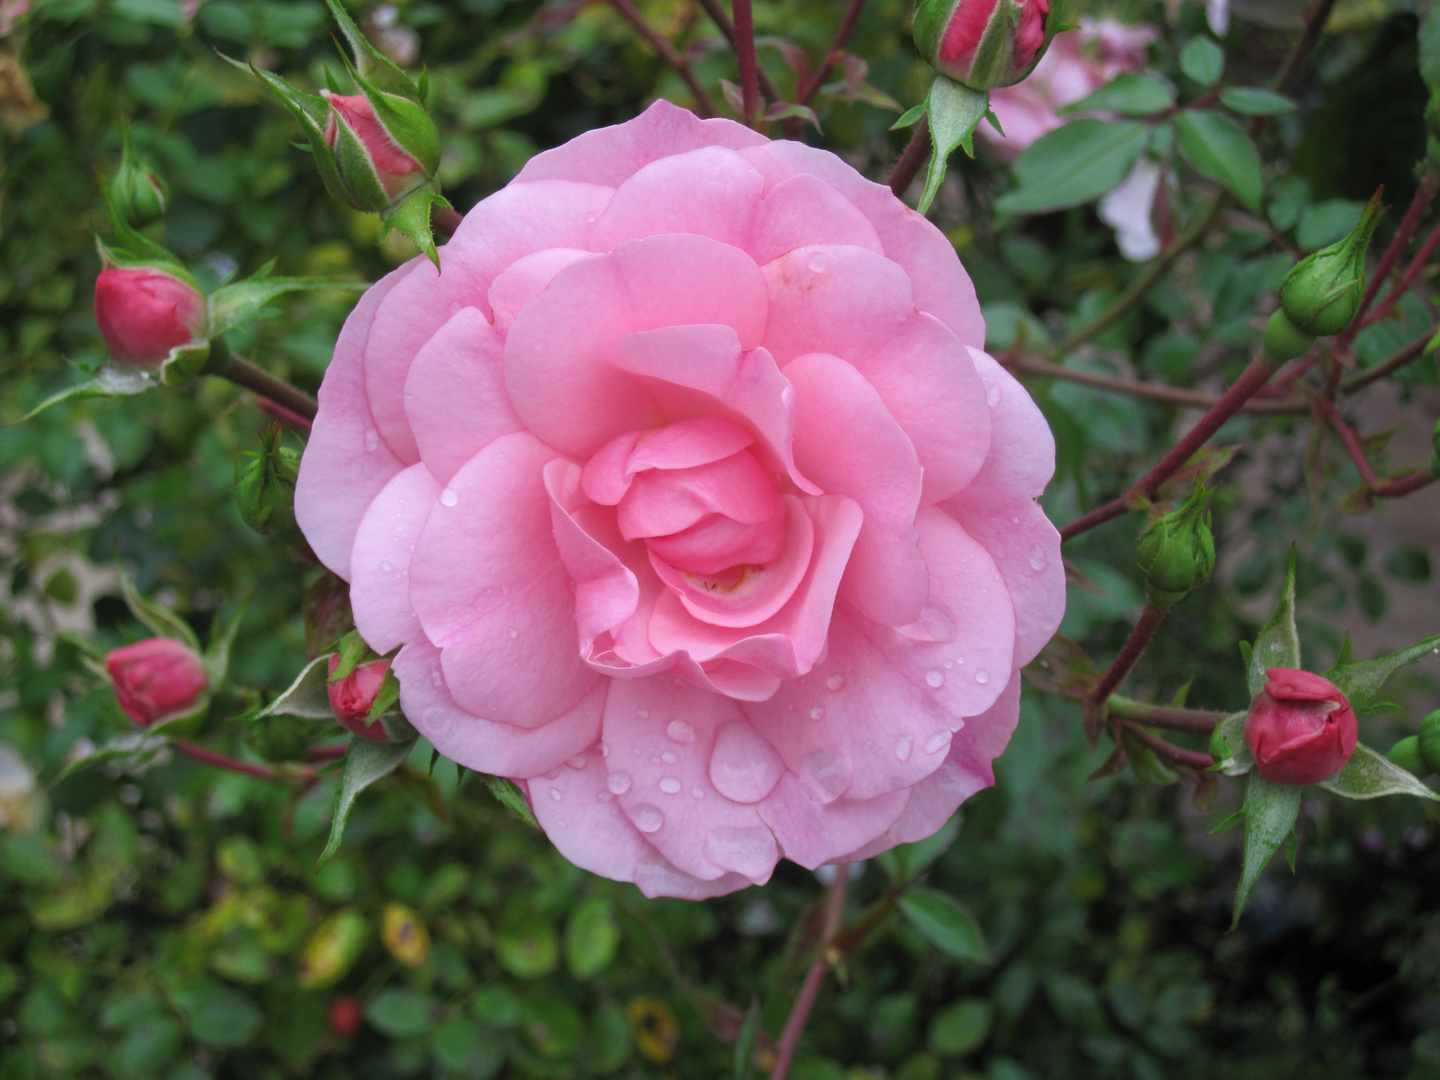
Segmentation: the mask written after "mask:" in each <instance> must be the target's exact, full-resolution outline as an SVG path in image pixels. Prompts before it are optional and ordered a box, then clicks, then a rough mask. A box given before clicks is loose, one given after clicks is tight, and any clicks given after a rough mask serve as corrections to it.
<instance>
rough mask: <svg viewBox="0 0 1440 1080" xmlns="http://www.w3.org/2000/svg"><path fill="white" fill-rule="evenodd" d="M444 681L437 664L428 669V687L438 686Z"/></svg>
mask: <svg viewBox="0 0 1440 1080" xmlns="http://www.w3.org/2000/svg"><path fill="white" fill-rule="evenodd" d="M444 681H445V676H444V675H442V674H441V673H440V666H439V665H438V664H437V665H436V666H435V667H432V668H431V669H430V685H431V686H439V685H440V684H441V683H443V682H444Z"/></svg>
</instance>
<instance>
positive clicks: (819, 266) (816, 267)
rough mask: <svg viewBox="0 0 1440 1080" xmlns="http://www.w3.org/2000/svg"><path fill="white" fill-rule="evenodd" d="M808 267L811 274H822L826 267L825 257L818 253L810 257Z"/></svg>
mask: <svg viewBox="0 0 1440 1080" xmlns="http://www.w3.org/2000/svg"><path fill="white" fill-rule="evenodd" d="M808 265H809V267H810V272H811V273H812V274H823V273H824V272H825V266H826V262H825V256H824V255H821V254H820V253H818V252H817V253H815V254H814V255H811V256H810V261H809V263H808Z"/></svg>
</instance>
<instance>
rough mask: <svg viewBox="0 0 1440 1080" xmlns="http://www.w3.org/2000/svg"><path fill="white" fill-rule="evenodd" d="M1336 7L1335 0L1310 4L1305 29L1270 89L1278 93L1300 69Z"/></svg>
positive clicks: (1318, 0) (1316, 1) (1323, 0)
mask: <svg viewBox="0 0 1440 1080" xmlns="http://www.w3.org/2000/svg"><path fill="white" fill-rule="evenodd" d="M1334 7H1335V0H1315V2H1314V3H1313V4H1311V5H1310V10H1309V11H1307V12H1306V13H1305V29H1304V30H1303V31H1301V33H1300V40H1299V41H1297V42H1296V43H1295V48H1293V49H1291V50H1290V55H1289V56H1287V57H1286V58H1285V63H1284V64H1283V65H1281V67H1280V71H1279V73H1278V74H1276V76H1275V81H1274V82H1273V83H1271V84H1270V89H1272V90H1274V91H1275V92H1276V93H1279V92H1280V91H1282V90H1284V89H1285V87H1286V86H1287V85H1288V84H1289V82H1290V80H1291V79H1293V78H1294V77H1295V75H1296V73H1297V72H1299V70H1300V65H1301V64H1303V63H1304V62H1305V58H1306V57H1307V56H1309V55H1310V50H1311V49H1313V48H1315V43H1316V42H1317V41H1319V40H1320V31H1322V30H1324V29H1325V24H1326V23H1327V22H1328V21H1329V20H1330V12H1331V11H1332V10H1333V9H1334Z"/></svg>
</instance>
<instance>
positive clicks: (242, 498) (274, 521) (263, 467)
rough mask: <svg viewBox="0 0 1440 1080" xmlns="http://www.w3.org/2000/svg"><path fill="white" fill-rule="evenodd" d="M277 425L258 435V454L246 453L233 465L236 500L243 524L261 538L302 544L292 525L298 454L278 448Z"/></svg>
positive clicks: (272, 425) (297, 452) (289, 449)
mask: <svg viewBox="0 0 1440 1080" xmlns="http://www.w3.org/2000/svg"><path fill="white" fill-rule="evenodd" d="M280 438H281V432H280V425H279V424H271V425H270V426H269V427H268V428H267V429H266V430H264V431H262V432H261V433H260V451H259V452H258V453H256V452H254V451H246V452H245V453H244V454H242V455H240V458H239V459H238V460H237V461H236V462H235V501H236V502H237V503H239V504H240V516H241V517H242V518H244V519H245V524H246V525H249V526H250V528H252V529H254V530H255V531H256V532H257V533H259V534H260V535H261V536H267V537H270V538H271V539H273V540H279V541H281V542H282V543H286V544H295V545H298V544H301V543H303V542H304V537H303V536H301V534H300V529H299V527H298V526H297V525H296V524H295V479H296V477H298V476H299V475H300V451H298V450H292V449H291V448H290V447H288V446H281V445H280Z"/></svg>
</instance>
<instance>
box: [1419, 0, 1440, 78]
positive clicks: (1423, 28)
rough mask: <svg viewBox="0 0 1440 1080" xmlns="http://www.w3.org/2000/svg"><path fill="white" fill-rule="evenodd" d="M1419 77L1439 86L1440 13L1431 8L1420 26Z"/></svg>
mask: <svg viewBox="0 0 1440 1080" xmlns="http://www.w3.org/2000/svg"><path fill="white" fill-rule="evenodd" d="M1420 77H1421V78H1422V79H1424V80H1425V81H1426V82H1427V83H1428V84H1429V85H1430V86H1431V87H1432V88H1434V87H1436V86H1440V11H1437V9H1435V8H1433V7H1432V8H1431V9H1430V12H1429V14H1427V15H1426V16H1425V21H1424V22H1422V23H1421V24H1420Z"/></svg>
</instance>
